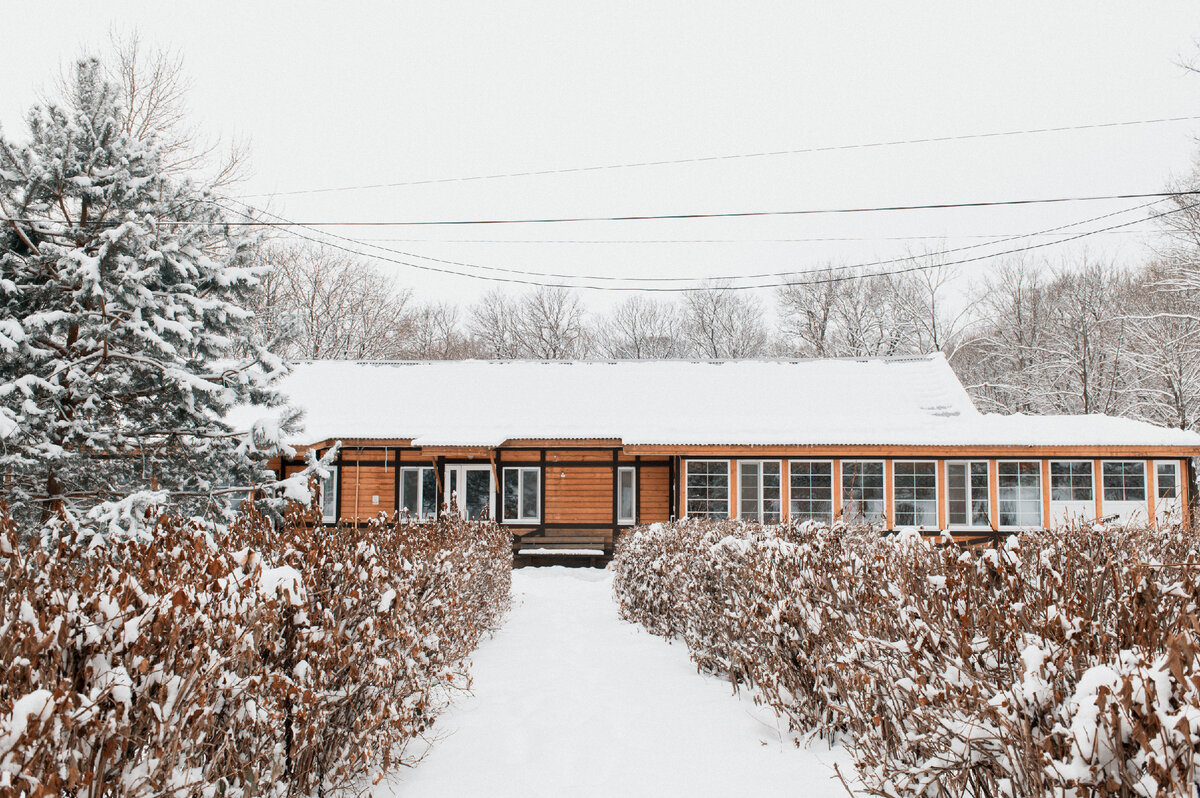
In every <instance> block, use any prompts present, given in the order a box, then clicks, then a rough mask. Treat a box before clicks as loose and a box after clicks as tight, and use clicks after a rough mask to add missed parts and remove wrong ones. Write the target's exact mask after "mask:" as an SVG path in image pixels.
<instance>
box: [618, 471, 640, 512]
mask: <svg viewBox="0 0 1200 798" xmlns="http://www.w3.org/2000/svg"><path fill="white" fill-rule="evenodd" d="M637 471H638V470H637V468H635V467H633V466H618V467H617V525H618V526H633V525H634V524H636V523H637V510H638V502H637V492H638V478H637V477H638V475H637ZM622 474H629V475H630V477H631V481H630V483H629V485H630V490H631V491H632V492H633V496H632V499H633V501H632V503H631V504H632V507H633V514H632V515H628V516H624V515H621V475H622Z"/></svg>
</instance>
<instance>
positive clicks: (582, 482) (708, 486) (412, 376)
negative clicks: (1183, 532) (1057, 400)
mask: <svg viewBox="0 0 1200 798" xmlns="http://www.w3.org/2000/svg"><path fill="white" fill-rule="evenodd" d="M282 389H283V391H284V392H285V393H286V394H288V395H289V396H290V397H291V401H292V404H293V405H294V406H298V407H300V408H302V409H303V410H304V411H305V416H304V418H303V421H302V424H303V430H302V432H301V433H300V434H299V436H298V437H297V438H295V439H294V441H293V443H294V444H295V445H296V446H297V449H298V455H297V459H295V460H291V461H286V462H278V463H277V464H276V466H277V468H278V470H279V473H280V474H281V476H287V475H289V474H291V473H295V471H297V470H299V469H301V468H303V459H302V456H303V454H304V452H305V451H306V450H308V449H315V450H316V451H317V452H318V453H321V452H323V451H325V450H327V449H328V448H329V447H330V446H332V445H334V444H335V443H340V444H341V448H340V450H339V452H338V455H337V465H336V468H335V470H334V473H333V476H332V477H331V479H330V480H328V482H327V484H326V485H323V486H322V506H323V509H324V516H325V518H324V520H325V521H326V522H328V523H334V522H350V523H355V522H357V523H364V522H367V521H369V520H370V519H373V518H376V517H378V515H379V514H380V513H382V514H384V515H386V516H389V517H390V516H392V515H393V514H394V513H397V512H401V513H403V514H404V515H405V517H406V518H408V519H409V520H410V521H412V522H420V521H422V520H424V519H428V518H431V517H434V516H435V515H436V514H438V513H439V512H452V513H458V514H461V515H463V516H465V517H467V518H482V517H488V518H494V519H496V520H497V521H499V522H500V523H502V524H504V525H505V526H506V527H507V528H509V529H510V530H511V531H512V533H513V537H514V547H515V549H516V551H517V552H518V553H521V552H525V553H538V554H542V553H548V552H554V551H559V552H572V553H576V554H583V553H588V554H608V553H611V551H612V548H613V545H614V543H615V541H616V539H617V538H618V537H619V535H620V534H621V532H622V531H623V530H625V529H628V528H631V527H633V526H635V525H638V524H647V523H653V522H656V521H668V520H671V519H675V518H682V517H704V518H735V519H736V518H742V519H749V520H753V521H758V522H763V523H776V522H779V521H782V520H786V519H811V520H817V521H824V522H832V521H834V520H835V519H845V520H847V521H855V520H867V521H870V522H872V523H875V524H878V525H879V526H881V527H883V528H886V529H892V530H899V529H918V530H920V531H922V532H924V533H929V534H932V533H937V532H941V531H943V530H944V531H948V532H949V533H950V534H952V535H954V536H955V537H956V538H958V539H962V540H968V541H983V540H988V539H993V538H995V537H997V536H1003V535H1007V534H1009V533H1010V532H1012V531H1017V530H1020V529H1027V528H1045V527H1052V526H1056V525H1059V524H1062V523H1066V522H1068V521H1090V520H1093V519H1096V518H1103V517H1108V516H1115V517H1116V518H1117V519H1118V520H1119V521H1121V522H1132V523H1151V524H1166V523H1180V522H1182V523H1190V522H1191V513H1192V507H1191V505H1192V502H1193V497H1192V485H1193V484H1194V478H1193V477H1194V474H1193V471H1192V466H1191V458H1193V457H1196V456H1200V435H1198V434H1196V433H1193V432H1187V431H1182V430H1171V429H1164V428H1161V427H1157V426H1154V425H1151V424H1147V423H1143V422H1137V421H1133V420H1130V419H1123V418H1114V417H1107V416H1098V415H1090V416H1020V415H1013V416H1001V415H992V414H981V413H979V412H978V411H977V410H976V408H975V407H974V405H973V404H972V403H971V400H970V398H969V397H968V396H967V394H966V391H965V390H964V389H963V387H962V385H961V384H960V383H959V381H958V379H957V378H956V377H955V375H954V373H953V371H952V370H951V369H950V366H949V365H948V364H947V363H946V361H945V359H944V358H943V357H941V356H940V355H933V356H925V357H909V358H881V359H865V360H778V361H589V362H526V361H495V362H487V361H446V362H419V363H398V362H388V363H376V362H360V363H355V362H347V361H318V362H310V363H302V364H299V365H298V366H297V367H296V368H295V370H294V372H293V373H292V374H291V375H289V376H288V377H287V378H285V382H284V384H283V386H282Z"/></svg>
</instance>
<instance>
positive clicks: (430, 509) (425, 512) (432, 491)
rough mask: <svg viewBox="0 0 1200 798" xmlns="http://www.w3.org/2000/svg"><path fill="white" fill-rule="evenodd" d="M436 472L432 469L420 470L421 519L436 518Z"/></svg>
mask: <svg viewBox="0 0 1200 798" xmlns="http://www.w3.org/2000/svg"><path fill="white" fill-rule="evenodd" d="M437 509H438V495H437V472H436V471H435V470H434V469H432V468H422V469H421V517H422V518H435V517H437Z"/></svg>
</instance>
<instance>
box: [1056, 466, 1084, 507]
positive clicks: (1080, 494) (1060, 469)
mask: <svg viewBox="0 0 1200 798" xmlns="http://www.w3.org/2000/svg"><path fill="white" fill-rule="evenodd" d="M1092 496H1093V493H1092V461H1091V460H1052V461H1051V462H1050V501H1053V502H1090V501H1092Z"/></svg>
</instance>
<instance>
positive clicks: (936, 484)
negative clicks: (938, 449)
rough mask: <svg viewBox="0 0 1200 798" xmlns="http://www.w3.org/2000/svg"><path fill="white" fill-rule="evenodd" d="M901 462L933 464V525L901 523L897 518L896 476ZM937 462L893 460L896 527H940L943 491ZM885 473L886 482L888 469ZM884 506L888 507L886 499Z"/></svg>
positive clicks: (893, 496)
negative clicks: (939, 514)
mask: <svg viewBox="0 0 1200 798" xmlns="http://www.w3.org/2000/svg"><path fill="white" fill-rule="evenodd" d="M901 464H905V465H909V464H911V465H918V464H921V465H932V466H933V526H925V525H924V524H901V523H900V522H899V521H898V520H897V515H898V512H897V510H896V476H897V474H896V466H898V465H901ZM937 464H938V461H937V460H926V459H920V458H918V459H906V460H893V461H892V485H891V488H892V525H893V526H895V527H896V529H937V528H938V508H939V506H940V505H941V501H940V500H939V497H940V496H941V495H942V491H941V487H942V486H941V479H940V477H941V475H940V474H938V467H937ZM884 474H885V478H884V482H887V479H886V474H887V471H886V470H885V471H884ZM886 492H887V491H886V489H885V491H884V493H885V494H886ZM883 506H884V507H885V508H886V507H887V501H886V500H885V501H884V504H883Z"/></svg>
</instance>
